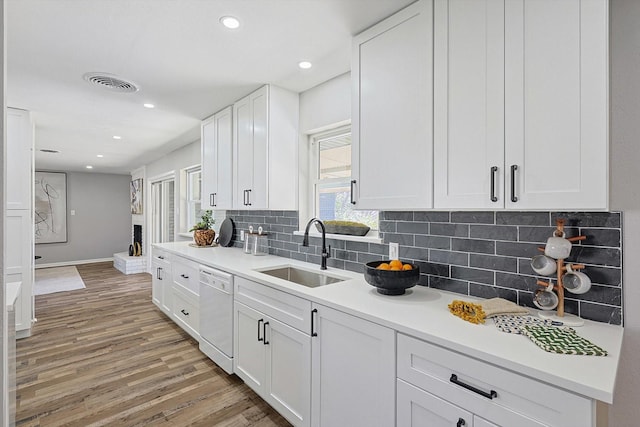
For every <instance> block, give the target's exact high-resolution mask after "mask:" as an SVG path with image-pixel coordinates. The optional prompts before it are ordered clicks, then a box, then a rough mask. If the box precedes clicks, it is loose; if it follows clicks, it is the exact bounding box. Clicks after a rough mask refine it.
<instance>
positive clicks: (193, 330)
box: [171, 283, 200, 341]
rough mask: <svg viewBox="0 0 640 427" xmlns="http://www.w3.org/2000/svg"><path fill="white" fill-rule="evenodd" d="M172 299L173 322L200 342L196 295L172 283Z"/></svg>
mask: <svg viewBox="0 0 640 427" xmlns="http://www.w3.org/2000/svg"><path fill="white" fill-rule="evenodd" d="M172 299H173V309H172V310H171V316H172V317H173V320H174V321H175V322H176V324H177V325H178V326H180V327H181V328H182V329H184V330H185V331H186V332H187V333H188V334H189V335H191V336H192V337H193V338H194V339H195V340H197V341H200V332H199V331H200V328H199V319H200V313H199V307H198V295H197V294H194V293H193V292H191V291H189V290H188V289H185V288H184V287H182V286H180V285H176V284H175V283H174V284H173V292H172Z"/></svg>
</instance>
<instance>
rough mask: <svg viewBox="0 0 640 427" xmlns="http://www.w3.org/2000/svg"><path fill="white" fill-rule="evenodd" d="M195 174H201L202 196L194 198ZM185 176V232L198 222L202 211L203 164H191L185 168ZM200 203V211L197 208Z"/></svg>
mask: <svg viewBox="0 0 640 427" xmlns="http://www.w3.org/2000/svg"><path fill="white" fill-rule="evenodd" d="M194 174H200V197H199V198H197V199H192V198H191V196H192V180H191V177H192V175H194ZM184 178H185V187H184V188H185V198H184V200H185V222H184V224H185V229H184V232H188V231H189V230H191V228H192V227H193V226H194V225H195V224H196V223H197V222H198V219H197V218H198V215H201V213H200V212H202V165H196V166H191V167H189V168H185V169H184ZM197 203H200V204H201V205H200V210H199V211H200V212H198V210H197V209H196V204H197Z"/></svg>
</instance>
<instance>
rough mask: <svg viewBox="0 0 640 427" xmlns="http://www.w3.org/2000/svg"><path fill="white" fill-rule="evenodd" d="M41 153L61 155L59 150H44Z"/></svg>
mask: <svg viewBox="0 0 640 427" xmlns="http://www.w3.org/2000/svg"><path fill="white" fill-rule="evenodd" d="M40 151H42V152H43V153H53V154H57V153H59V151H58V150H49V149H48V148H43V149H41V150H40Z"/></svg>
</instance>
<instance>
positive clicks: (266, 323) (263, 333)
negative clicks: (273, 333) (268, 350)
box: [262, 322, 269, 345]
mask: <svg viewBox="0 0 640 427" xmlns="http://www.w3.org/2000/svg"><path fill="white" fill-rule="evenodd" d="M268 324H269V322H264V325H262V336H263V337H264V345H267V344H269V341H267V325H268Z"/></svg>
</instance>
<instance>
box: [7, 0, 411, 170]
mask: <svg viewBox="0 0 640 427" xmlns="http://www.w3.org/2000/svg"><path fill="white" fill-rule="evenodd" d="M412 1H413V0H7V1H6V4H7V11H6V15H7V105H8V106H10V107H15V108H22V109H26V110H29V111H31V112H32V113H33V118H34V121H35V124H36V140H35V146H36V154H35V159H36V168H38V169H51V170H66V171H87V169H86V168H85V167H86V165H93V169H92V171H94V172H100V173H128V172H130V171H131V170H133V169H135V168H136V167H139V166H140V165H142V164H145V163H149V162H150V161H153V160H156V159H157V158H159V157H161V156H163V155H165V154H166V153H168V152H170V151H172V150H174V149H176V148H178V147H180V146H182V145H185V144H187V143H190V142H193V141H195V140H197V139H199V136H200V130H199V129H200V127H199V126H200V121H201V120H202V119H204V118H206V117H208V116H210V115H211V114H213V113H215V112H216V111H218V110H220V109H222V108H223V107H225V106H227V105H229V104H231V103H233V102H234V101H235V100H237V99H239V98H241V97H243V96H244V95H246V94H248V93H249V92H251V91H252V90H253V89H256V88H258V87H259V86H261V85H262V84H264V83H271V84H275V85H279V86H282V87H284V88H287V89H291V90H294V91H296V92H301V91H304V90H307V89H309V88H311V87H313V86H315V85H317V84H319V83H322V82H324V81H326V80H328V79H330V78H332V77H335V76H337V75H339V74H342V73H344V72H347V71H348V70H349V69H350V58H351V37H352V36H353V35H354V34H357V33H358V32H360V31H362V30H364V29H365V28H367V27H369V26H371V25H373V24H374V23H376V22H378V21H380V20H382V19H383V18H384V17H386V16H388V15H391V14H392V13H393V12H395V11H397V10H399V9H401V8H402V7H404V6H406V5H407V4H409V3H411V2H412ZM224 15H233V16H235V17H237V18H239V19H240V21H241V26H240V28H239V29H237V30H228V29H226V28H225V27H223V26H222V25H221V24H220V23H219V19H220V17H222V16H224ZM301 60H309V61H311V62H312V63H313V64H314V66H313V68H311V69H310V70H301V69H299V68H298V67H297V63H298V62H299V61H301ZM87 72H102V73H110V74H115V75H116V76H118V77H120V78H123V79H125V80H129V81H132V82H135V83H136V84H137V85H139V87H140V90H139V91H138V92H136V93H132V94H126V93H117V92H112V91H109V90H106V89H103V88H99V87H96V86H92V85H90V84H89V83H87V82H85V81H84V80H83V77H82V76H83V74H85V73H87ZM145 102H150V103H153V104H155V105H156V108H155V109H153V110H150V109H146V108H144V107H143V106H142V104H143V103H145ZM113 135H120V136H122V139H121V140H119V141H116V140H114V139H113V138H112V137H113ZM41 149H53V150H59V151H60V153H59V154H46V153H42V152H40V151H39V150H41ZM98 154H102V155H104V157H103V158H97V157H96V156H97V155H98Z"/></svg>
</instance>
